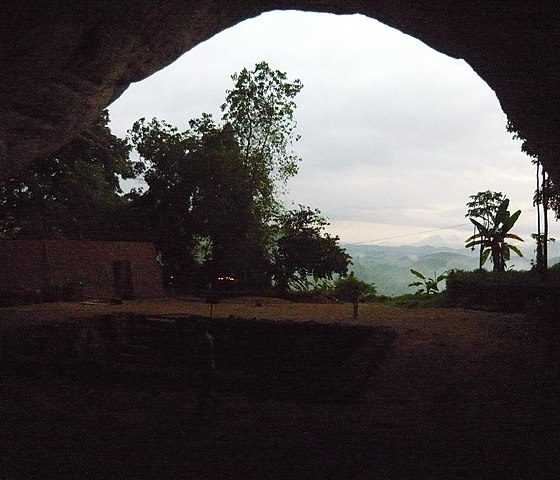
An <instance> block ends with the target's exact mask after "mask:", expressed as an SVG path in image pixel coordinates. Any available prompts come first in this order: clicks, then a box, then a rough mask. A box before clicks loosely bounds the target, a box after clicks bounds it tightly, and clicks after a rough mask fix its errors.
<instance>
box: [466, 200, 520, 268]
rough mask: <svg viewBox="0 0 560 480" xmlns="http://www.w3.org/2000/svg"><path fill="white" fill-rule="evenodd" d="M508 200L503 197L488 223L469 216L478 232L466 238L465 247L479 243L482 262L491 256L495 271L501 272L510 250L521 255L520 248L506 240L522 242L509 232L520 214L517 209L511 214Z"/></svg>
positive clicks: (508, 257)
mask: <svg viewBox="0 0 560 480" xmlns="http://www.w3.org/2000/svg"><path fill="white" fill-rule="evenodd" d="M508 207H509V200H508V199H505V200H504V201H503V202H502V203H501V204H500V206H499V207H498V210H497V211H496V215H495V216H494V217H493V219H492V220H493V221H492V222H490V224H489V225H483V224H482V223H480V222H478V221H477V220H475V219H473V218H471V219H470V221H471V222H472V224H473V225H474V226H475V227H476V228H477V230H478V233H476V234H475V235H473V236H471V237H469V238H467V240H466V242H467V244H466V245H465V247H467V248H469V247H474V246H476V245H479V246H480V247H481V248H482V251H483V253H482V263H483V264H484V263H485V262H486V260H488V257H490V256H491V258H492V263H493V264H494V271H495V272H503V271H504V270H505V268H506V262H507V261H509V259H510V256H511V252H512V251H513V252H514V253H516V254H517V255H519V256H520V257H522V256H523V254H522V253H521V250H519V248H517V247H516V246H515V245H511V244H510V243H508V241H507V240H517V241H520V242H522V241H523V239H522V238H520V237H519V236H517V235H515V234H513V233H509V232H510V230H511V229H512V228H513V225H514V224H515V222H517V219H518V218H519V215H521V210H517V212H515V213H514V214H513V215H512V214H511V213H510V212H509V210H508Z"/></svg>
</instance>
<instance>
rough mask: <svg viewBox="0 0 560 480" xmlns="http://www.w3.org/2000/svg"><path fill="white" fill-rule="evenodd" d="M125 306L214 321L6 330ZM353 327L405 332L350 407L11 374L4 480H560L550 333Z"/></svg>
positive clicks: (65, 310)
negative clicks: (201, 402)
mask: <svg viewBox="0 0 560 480" xmlns="http://www.w3.org/2000/svg"><path fill="white" fill-rule="evenodd" d="M212 310H213V311H212V314H213V315H214V316H215V317H222V318H227V317H228V316H230V315H233V316H235V317H243V318H248V319H251V318H258V319H261V318H263V319H270V320H276V321H284V322H298V321H313V322H316V323H323V322H324V323H329V324H332V323H339V324H342V325H346V324H351V323H352V320H350V315H351V306H350V305H332V304H295V303H290V302H285V301H281V300H275V299H267V298H264V299H258V298H245V299H238V300H230V301H222V302H221V303H219V304H217V305H214V306H213V307H212ZM124 312H136V313H144V314H149V315H155V314H162V313H164V314H169V315H179V314H196V315H209V314H210V305H209V304H207V303H204V302H201V301H197V300H196V299H185V300H181V301H179V300H158V301H150V302H131V303H126V304H124V305H118V306H114V305H105V304H93V305H82V304H50V305H33V306H28V307H18V308H6V309H0V325H1V329H2V330H3V331H4V332H8V331H10V330H13V329H14V328H16V329H17V328H19V329H23V328H24V327H25V326H29V325H40V324H60V323H61V322H67V323H72V322H76V321H78V322H86V321H87V322H95V321H96V320H95V319H94V320H92V317H96V316H102V315H107V314H118V313H120V314H122V313H124ZM85 319H87V320H85ZM231 321H232V322H235V320H233V319H232V320H231ZM359 323H360V324H364V325H370V326H372V327H388V328H389V329H390V330H391V331H392V332H394V333H395V334H396V337H395V339H394V341H393V342H392V343H391V345H390V348H388V349H387V351H386V352H385V354H384V355H383V357H381V358H380V359H379V361H378V362H376V363H372V364H371V366H370V367H368V368H369V371H368V377H367V388H365V389H364V391H363V395H362V396H361V397H360V398H359V400H358V401H355V402H338V403H332V402H327V401H326V399H325V398H321V397H320V396H317V397H316V398H313V399H312V401H300V400H299V399H298V398H297V397H293V398H284V399H282V398H278V397H275V396H274V395H271V396H270V398H267V397H266V395H265V396H263V395H258V396H255V395H251V394H250V392H249V394H245V395H243V394H239V392H237V393H236V394H227V393H226V394H224V395H222V396H221V398H220V403H219V405H218V406H217V408H216V409H214V410H213V411H212V412H211V414H210V415H207V416H200V415H198V414H197V412H196V410H195V408H194V400H193V392H192V390H190V389H189V388H188V387H186V386H185V385H184V384H183V383H181V381H180V380H178V379H175V380H176V381H174V380H173V378H174V377H169V378H170V379H168V380H165V381H162V379H161V378H159V377H158V378H155V377H154V381H153V382H150V381H149V379H148V381H146V379H145V378H144V379H142V381H138V382H136V381H134V380H127V379H126V378H122V377H114V378H113V377H111V376H109V377H107V376H105V377H103V378H102V379H98V380H93V381H92V380H91V379H88V380H84V379H80V378H76V376H72V375H70V376H69V375H62V374H59V373H58V372H57V371H56V370H54V371H53V370H52V369H43V370H39V371H30V370H29V369H26V368H23V367H22V368H18V366H17V362H16V363H12V364H10V365H4V367H3V369H2V379H3V387H4V388H3V397H2V399H3V407H4V408H3V411H2V415H3V422H2V423H3V429H2V434H1V437H0V442H1V443H0V447H1V448H2V452H3V457H2V462H3V464H2V469H3V470H0V478H3V477H2V474H4V476H5V478H14V479H15V478H162V479H163V478H258V479H260V478H290V479H291V478H344V479H346V478H355V479H362V478H364V479H366V478H368V479H369V478H508V479H510V478H560V466H559V465H560V463H559V461H558V458H559V457H558V453H560V452H559V448H558V447H559V436H558V421H559V420H560V408H559V401H558V399H559V396H558V393H559V392H558V379H559V375H558V354H557V338H558V335H557V333H556V331H555V329H554V328H551V326H550V325H546V324H544V323H542V322H540V321H539V320H538V319H536V318H533V317H532V316H530V315H529V316H527V315H511V314H507V315H505V314H497V313H489V312H475V311H467V310H459V309H410V308H397V307H389V306H384V305H378V304H368V305H363V306H361V309H360V321H359ZM325 328H326V327H325ZM356 332H358V334H359V332H360V330H359V329H358V330H356ZM218 337H219V336H218ZM271 341H273V340H271ZM217 348H219V344H218V345H217ZM272 363H274V361H273V360H271V364H272ZM277 367H278V365H277ZM281 367H282V365H280V366H279V368H281ZM262 381H263V383H264V384H267V383H266V382H267V381H268V379H263V380H262ZM346 387H347V385H342V384H341V388H346Z"/></svg>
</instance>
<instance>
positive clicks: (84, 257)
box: [0, 239, 163, 298]
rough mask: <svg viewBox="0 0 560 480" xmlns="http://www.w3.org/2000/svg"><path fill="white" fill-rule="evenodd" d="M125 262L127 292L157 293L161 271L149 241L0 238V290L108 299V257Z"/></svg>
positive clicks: (111, 291) (111, 293) (111, 290)
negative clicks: (128, 275)
mask: <svg viewBox="0 0 560 480" xmlns="http://www.w3.org/2000/svg"><path fill="white" fill-rule="evenodd" d="M119 261H120V262H123V261H128V262H129V264H130V273H131V282H132V287H133V296H134V297H135V298H149V297H158V296H161V295H163V287H162V281H161V271H160V267H159V265H158V263H157V262H156V252H155V250H154V247H153V245H152V244H151V243H140V242H96V241H79V240H46V241H43V240H31V239H16V240H5V239H4V240H0V289H4V290H6V289H9V290H13V291H26V292H41V291H44V290H46V289H48V288H53V287H54V288H58V289H63V290H66V291H69V292H73V295H74V296H75V297H77V298H110V297H115V296H118V292H117V291H116V289H115V274H114V262H119Z"/></svg>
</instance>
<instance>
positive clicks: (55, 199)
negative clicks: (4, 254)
mask: <svg viewBox="0 0 560 480" xmlns="http://www.w3.org/2000/svg"><path fill="white" fill-rule="evenodd" d="M108 124H109V115H108V113H107V111H104V112H103V114H102V115H101V117H100V118H99V119H98V121H97V122H96V123H95V124H94V125H93V126H92V127H91V128H90V129H89V130H87V131H85V132H83V133H82V134H81V135H79V136H78V137H76V138H75V139H74V140H72V141H71V142H70V143H68V144H67V145H65V146H64V147H62V148H61V149H59V150H58V151H56V152H54V153H52V154H50V155H48V156H46V157H44V158H41V159H39V160H38V161H37V162H35V163H34V164H33V165H31V166H29V167H28V168H27V169H25V170H23V171H22V172H20V173H19V174H17V175H16V176H14V177H12V178H10V179H9V180H7V181H4V182H2V183H0V232H1V234H2V235H4V236H30V237H42V238H47V237H48V238H53V237H61V238H75V239H104V238H111V236H112V233H113V226H112V219H113V218H114V212H115V210H116V209H117V208H119V207H120V206H121V205H122V203H123V196H122V193H123V192H122V190H121V187H120V179H121V178H133V177H135V176H136V175H137V174H138V173H139V171H140V170H141V167H142V166H141V164H139V163H137V162H133V161H131V160H130V158H129V152H130V146H129V145H128V143H127V142H126V141H125V140H123V139H120V138H118V137H116V136H115V135H113V134H112V133H111V130H110V128H109V125H108Z"/></svg>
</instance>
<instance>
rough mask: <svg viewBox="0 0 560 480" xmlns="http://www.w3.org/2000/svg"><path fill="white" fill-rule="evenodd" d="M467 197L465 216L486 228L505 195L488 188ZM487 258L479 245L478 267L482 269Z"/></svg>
mask: <svg viewBox="0 0 560 480" xmlns="http://www.w3.org/2000/svg"><path fill="white" fill-rule="evenodd" d="M469 199H470V201H469V202H467V213H466V214H465V217H468V218H472V219H475V220H477V221H479V222H480V223H482V224H483V225H484V226H485V227H486V228H489V227H490V225H491V224H492V222H493V219H494V217H495V215H496V212H497V211H498V208H499V207H500V205H501V204H502V202H503V201H504V200H505V199H506V197H505V195H504V194H503V193H502V192H492V191H490V190H486V191H485V192H478V193H477V194H476V195H471V196H470V197H469ZM474 228H475V231H474V234H476V231H477V230H476V227H474ZM479 233H480V232H479ZM471 249H472V250H474V247H471ZM487 259H488V255H487V254H485V253H484V247H483V245H480V248H479V264H478V268H479V269H482V267H483V265H484V263H485V262H486V260H487Z"/></svg>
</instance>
